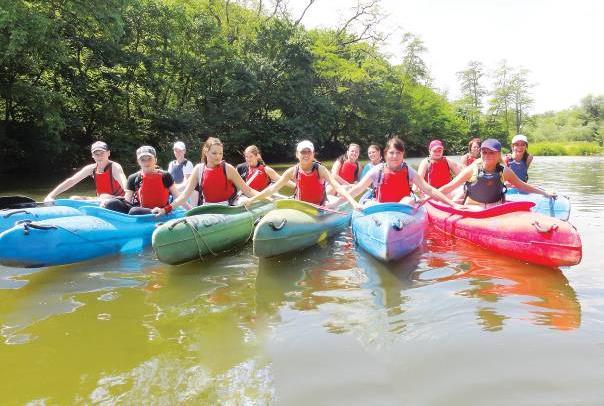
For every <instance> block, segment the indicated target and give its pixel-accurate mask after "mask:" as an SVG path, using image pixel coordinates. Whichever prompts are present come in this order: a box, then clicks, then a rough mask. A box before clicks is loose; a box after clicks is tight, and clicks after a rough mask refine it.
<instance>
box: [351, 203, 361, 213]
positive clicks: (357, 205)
mask: <svg viewBox="0 0 604 406" xmlns="http://www.w3.org/2000/svg"><path fill="white" fill-rule="evenodd" d="M352 208H353V209H355V210H358V211H361V210H363V205H362V204H361V203H359V202H356V201H355V202H354V204H353V205H352Z"/></svg>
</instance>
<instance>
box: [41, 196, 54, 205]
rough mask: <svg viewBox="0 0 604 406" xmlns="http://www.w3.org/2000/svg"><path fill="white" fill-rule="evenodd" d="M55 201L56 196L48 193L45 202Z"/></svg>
mask: <svg viewBox="0 0 604 406" xmlns="http://www.w3.org/2000/svg"><path fill="white" fill-rule="evenodd" d="M54 201H55V198H54V197H52V196H51V195H48V196H46V197H45V198H44V203H52V202H54Z"/></svg>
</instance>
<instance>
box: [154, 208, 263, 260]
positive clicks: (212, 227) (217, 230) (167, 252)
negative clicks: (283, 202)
mask: <svg viewBox="0 0 604 406" xmlns="http://www.w3.org/2000/svg"><path fill="white" fill-rule="evenodd" d="M273 207H274V206H273V204H272V203H267V202H259V203H257V204H254V205H253V206H252V207H250V208H249V209H246V208H245V207H244V206H224V205H220V204H206V205H203V206H199V207H195V208H194V209H192V210H190V211H189V212H188V213H187V215H186V217H184V218H181V219H178V221H168V222H166V223H164V224H162V225H161V226H159V227H157V229H156V230H155V232H154V233H153V237H152V244H153V249H154V250H155V253H156V254H157V258H158V259H159V260H160V261H161V262H164V263H166V264H171V265H175V264H182V263H184V262H188V261H193V260H196V259H200V258H203V257H205V256H207V255H217V254H219V253H221V252H224V251H228V250H231V249H234V248H237V247H240V246H242V245H244V244H245V243H246V242H247V241H248V240H249V239H250V238H251V237H252V232H253V231H254V225H255V224H256V223H257V222H258V220H259V219H260V218H261V217H262V216H264V215H265V214H266V213H268V212H269V211H270V210H271V209H273Z"/></svg>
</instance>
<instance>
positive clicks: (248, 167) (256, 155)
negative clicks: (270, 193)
mask: <svg viewBox="0 0 604 406" xmlns="http://www.w3.org/2000/svg"><path fill="white" fill-rule="evenodd" d="M243 155H244V157H245V162H244V163H241V164H239V165H237V168H236V169H237V172H238V173H239V175H241V177H242V178H243V180H244V181H245V183H247V185H248V186H249V187H251V188H252V189H254V190H257V191H259V192H260V191H262V190H264V189H266V187H267V186H268V185H270V184H271V182H276V181H278V180H279V174H278V173H277V172H275V170H274V169H273V168H271V167H269V166H267V165H266V164H265V163H264V161H263V160H262V156H261V155H260V150H259V149H258V147H257V146H255V145H250V146H249V147H247V148H246V149H245V151H244V152H243Z"/></svg>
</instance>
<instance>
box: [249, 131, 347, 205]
mask: <svg viewBox="0 0 604 406" xmlns="http://www.w3.org/2000/svg"><path fill="white" fill-rule="evenodd" d="M296 158H298V164H297V165H294V166H292V167H290V168H289V169H287V170H286V171H285V172H283V175H281V177H280V178H279V180H278V181H277V182H275V183H274V184H272V185H271V186H269V187H268V188H266V189H264V190H263V191H262V192H260V193H259V194H258V195H256V196H254V197H253V198H251V199H249V200H247V201H245V202H244V204H245V205H246V206H249V205H251V204H252V203H254V202H255V201H257V200H259V199H262V198H265V197H269V196H270V195H272V194H273V193H277V192H278V191H279V190H280V189H281V188H282V187H283V186H285V185H286V184H287V183H288V182H289V181H292V182H294V183H295V184H296V191H295V194H294V198H295V199H297V200H302V201H305V202H308V203H311V204H316V205H320V206H322V205H324V204H325V202H326V200H327V193H326V190H325V187H326V184H327V183H329V184H330V185H331V186H333V188H334V189H335V190H336V191H337V192H338V193H340V194H341V195H342V196H344V197H345V198H346V199H348V201H349V202H350V204H351V205H352V206H353V207H359V204H358V203H357V202H356V200H354V199H353V198H352V197H351V196H350V195H349V194H348V193H347V192H346V189H345V188H344V187H343V186H342V185H340V183H338V181H337V180H335V179H334V177H333V176H332V175H331V173H330V172H329V171H328V170H327V168H325V167H324V166H323V165H321V164H320V163H318V162H317V161H315V147H314V145H313V143H312V142H310V141H308V140H304V141H301V142H299V143H298V145H297V146H296Z"/></svg>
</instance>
